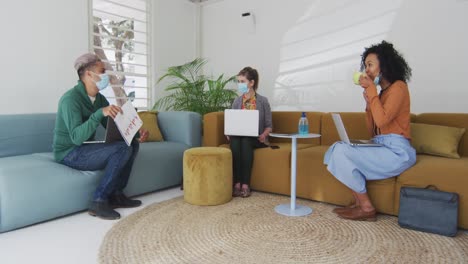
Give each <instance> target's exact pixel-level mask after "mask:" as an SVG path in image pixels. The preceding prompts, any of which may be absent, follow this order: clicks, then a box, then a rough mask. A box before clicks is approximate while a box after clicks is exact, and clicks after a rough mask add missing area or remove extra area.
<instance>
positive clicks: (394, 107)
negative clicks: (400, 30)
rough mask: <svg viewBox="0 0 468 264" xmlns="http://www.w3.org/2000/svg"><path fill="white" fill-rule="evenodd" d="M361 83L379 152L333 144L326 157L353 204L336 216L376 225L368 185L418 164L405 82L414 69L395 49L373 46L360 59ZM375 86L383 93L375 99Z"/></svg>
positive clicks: (374, 148)
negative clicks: (350, 195)
mask: <svg viewBox="0 0 468 264" xmlns="http://www.w3.org/2000/svg"><path fill="white" fill-rule="evenodd" d="M361 68H362V69H365V72H364V73H363V74H361V76H360V78H359V84H360V86H361V87H362V88H363V89H364V92H363V94H364V99H365V101H366V120H367V126H368V129H369V130H370V132H371V135H373V140H374V142H376V143H379V144H381V145H382V146H380V147H354V146H351V145H349V144H345V143H343V142H337V143H335V144H333V145H332V146H331V147H330V148H329V149H328V151H327V152H326V153H325V157H324V163H325V164H326V165H327V169H328V171H330V173H331V174H333V176H335V177H336V178H337V179H338V180H339V181H341V182H342V183H343V184H344V185H346V186H347V187H348V188H349V189H351V191H352V193H353V196H354V199H355V202H354V204H351V205H349V206H347V207H344V208H335V210H334V212H335V213H337V214H338V216H340V217H342V218H345V219H351V220H367V221H375V220H376V211H375V208H374V206H373V205H372V202H371V200H370V199H369V196H368V195H367V190H366V180H382V179H387V178H390V177H395V176H398V175H399V174H401V173H402V172H404V171H405V170H407V169H408V168H410V167H411V166H413V165H414V163H415V162H416V152H415V150H414V149H413V147H412V146H411V144H410V95H409V91H408V85H407V81H408V80H409V79H410V77H411V68H410V67H409V66H408V64H407V63H406V61H405V59H404V58H403V57H402V56H401V54H400V53H399V52H398V51H396V50H395V49H394V48H393V45H392V44H391V43H388V42H386V41H382V43H379V44H376V45H372V46H371V47H369V48H366V49H365V51H364V53H363V54H362V61H361ZM377 85H379V86H380V93H377Z"/></svg>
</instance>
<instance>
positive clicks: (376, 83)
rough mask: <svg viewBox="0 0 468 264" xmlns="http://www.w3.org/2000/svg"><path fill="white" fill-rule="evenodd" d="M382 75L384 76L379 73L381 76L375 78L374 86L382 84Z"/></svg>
mask: <svg viewBox="0 0 468 264" xmlns="http://www.w3.org/2000/svg"><path fill="white" fill-rule="evenodd" d="M380 75H382V74H381V73H379V75H377V76H376V77H375V78H374V84H375V85H376V86H377V85H378V84H379V82H380Z"/></svg>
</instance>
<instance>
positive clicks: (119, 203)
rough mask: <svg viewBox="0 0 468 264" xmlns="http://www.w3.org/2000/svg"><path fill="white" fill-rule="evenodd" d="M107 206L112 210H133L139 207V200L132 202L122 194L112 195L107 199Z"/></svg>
mask: <svg viewBox="0 0 468 264" xmlns="http://www.w3.org/2000/svg"><path fill="white" fill-rule="evenodd" d="M109 204H110V206H111V207H112V208H133V207H138V206H140V205H141V201H140V200H133V199H130V198H128V197H127V196H125V195H124V194H123V193H122V194H116V195H112V196H111V197H110V198H109Z"/></svg>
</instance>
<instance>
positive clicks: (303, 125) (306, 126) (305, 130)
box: [299, 112, 309, 135]
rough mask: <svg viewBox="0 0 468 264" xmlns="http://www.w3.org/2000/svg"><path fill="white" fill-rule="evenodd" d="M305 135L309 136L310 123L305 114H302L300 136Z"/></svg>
mask: <svg viewBox="0 0 468 264" xmlns="http://www.w3.org/2000/svg"><path fill="white" fill-rule="evenodd" d="M304 134H309V121H308V120H307V117H306V114H305V112H302V115H301V119H299V135H304Z"/></svg>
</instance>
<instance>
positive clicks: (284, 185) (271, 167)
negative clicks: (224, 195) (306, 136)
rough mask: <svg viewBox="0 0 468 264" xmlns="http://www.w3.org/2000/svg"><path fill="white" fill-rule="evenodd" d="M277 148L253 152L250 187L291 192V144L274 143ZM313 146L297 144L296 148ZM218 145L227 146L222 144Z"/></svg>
mask: <svg viewBox="0 0 468 264" xmlns="http://www.w3.org/2000/svg"><path fill="white" fill-rule="evenodd" d="M273 145H275V146H278V147H279V148H278V149H271V148H259V149H256V150H255V152H254V163H253V168H252V178H251V181H250V184H251V187H252V189H254V190H257V191H264V192H273V193H279V194H284V195H290V193H291V180H290V179H291V177H290V175H291V144H289V143H274V144H273ZM312 146H314V145H313V144H297V149H298V150H300V149H304V148H309V147H312ZM220 147H226V148H229V145H227V144H223V145H221V146H220Z"/></svg>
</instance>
